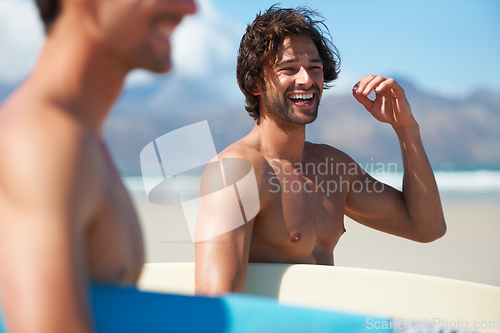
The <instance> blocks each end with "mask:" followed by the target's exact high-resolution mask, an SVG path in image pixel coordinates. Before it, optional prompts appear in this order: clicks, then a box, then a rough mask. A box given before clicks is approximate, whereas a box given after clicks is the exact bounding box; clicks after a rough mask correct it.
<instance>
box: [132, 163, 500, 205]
mask: <svg viewBox="0 0 500 333" xmlns="http://www.w3.org/2000/svg"><path fill="white" fill-rule="evenodd" d="M434 175H435V178H436V182H437V185H438V189H439V193H440V196H441V200H442V201H443V202H450V201H467V202H470V201H472V202H498V203H499V205H500V170H467V171H441V170H437V171H435V172H434ZM372 176H373V177H375V178H376V179H378V180H380V181H382V182H384V183H386V184H388V185H391V186H393V187H395V188H397V189H399V190H401V188H402V180H403V173H398V172H396V173H390V172H388V173H380V172H377V173H376V174H372ZM123 181H124V183H125V186H126V187H127V189H128V190H129V192H130V194H131V195H132V197H133V198H134V199H136V200H147V197H146V192H145V190H144V182H143V179H142V177H141V176H137V175H135V176H124V177H123ZM196 181H197V180H196V179H193V182H192V183H191V184H189V186H190V187H196V184H195V183H196Z"/></svg>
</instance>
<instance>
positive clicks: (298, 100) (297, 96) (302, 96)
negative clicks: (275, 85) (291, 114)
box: [288, 92, 314, 106]
mask: <svg viewBox="0 0 500 333" xmlns="http://www.w3.org/2000/svg"><path fill="white" fill-rule="evenodd" d="M288 99H290V100H291V101H292V103H293V104H295V105H297V106H311V105H312V104H313V101H314V93H311V92H300V93H291V94H289V95H288Z"/></svg>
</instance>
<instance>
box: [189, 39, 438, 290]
mask: <svg viewBox="0 0 500 333" xmlns="http://www.w3.org/2000/svg"><path fill="white" fill-rule="evenodd" d="M321 68H322V63H321V60H319V57H318V52H317V49H316V47H315V45H314V43H313V42H312V40H311V39H310V38H309V37H306V36H291V37H288V38H285V40H284V41H283V44H282V45H281V47H280V48H279V53H278V57H277V59H276V62H275V63H274V64H273V65H272V66H267V67H265V68H264V81H265V89H263V87H262V86H260V84H257V85H256V86H255V90H254V94H255V95H256V96H259V98H260V118H259V119H258V120H257V121H256V124H255V126H254V128H253V130H252V131H251V132H250V133H249V134H248V135H247V136H246V137H244V138H243V139H241V140H239V141H237V142H236V143H234V144H232V145H230V146H229V147H228V148H226V149H225V150H224V151H223V152H222V153H221V154H219V158H241V159H246V160H248V161H250V162H251V163H252V165H253V167H254V170H255V175H256V178H257V187H258V191H259V200H260V209H259V212H258V214H257V216H256V217H255V218H253V219H251V220H250V221H248V223H246V224H245V225H243V226H241V227H239V228H236V229H233V230H229V231H228V232H226V233H224V234H221V235H219V236H217V237H214V238H212V239H210V240H208V241H202V242H197V243H196V244H195V250H196V251H195V261H196V263H195V267H196V269H195V274H196V277H195V287H196V293H197V294H202V295H220V294H223V293H226V292H241V291H242V290H243V287H244V285H245V277H246V270H247V265H248V263H249V262H263V263H303V264H323V265H333V263H334V258H333V252H334V248H335V246H336V244H337V242H338V241H339V239H340V237H341V236H342V234H343V233H344V232H345V229H344V222H343V221H344V215H347V216H349V217H351V218H352V219H354V220H355V221H357V222H359V223H361V224H364V225H366V226H368V227H371V228H374V229H377V230H381V231H384V232H387V233H390V234H393V235H396V236H400V237H405V238H408V239H411V240H415V241H419V242H430V241H433V240H435V239H437V238H439V237H441V236H443V235H444V233H445V231H446V225H445V222H444V216H443V213H442V208H441V203H440V199H439V193H438V190H437V186H436V183H435V180H434V175H433V172H432V169H431V167H430V164H429V161H428V160H427V157H426V155H425V151H424V149H423V146H422V142H421V139H420V134H419V128H418V124H417V122H416V121H415V119H414V118H413V115H412V113H411V109H410V106H409V104H408V101H407V100H406V97H405V94H404V91H403V89H402V88H401V87H400V86H399V85H398V84H397V83H396V82H395V81H394V80H393V79H388V78H384V77H381V76H375V75H370V76H366V77H364V78H362V79H361V80H360V81H359V82H358V83H357V84H356V85H355V88H354V89H353V94H354V97H355V98H356V99H357V100H358V101H359V102H360V103H361V104H362V105H363V106H365V108H366V109H367V110H368V111H369V112H370V113H371V114H372V115H373V116H374V117H375V119H377V120H379V121H381V122H385V123H388V124H390V125H391V126H392V127H393V128H394V130H395V132H396V134H397V136H398V139H399V141H400V144H401V151H402V157H403V163H404V169H405V173H404V179H403V191H402V192H401V191H398V190H396V189H394V188H392V187H390V186H388V185H385V184H383V183H380V182H378V181H376V180H375V179H373V178H372V177H371V176H370V175H368V174H367V173H365V172H364V171H363V170H362V169H361V167H360V166H359V164H357V163H356V162H355V161H354V160H353V159H352V158H351V157H349V156H348V155H347V154H345V153H344V152H342V151H340V150H338V149H335V148H333V147H331V146H328V145H320V144H313V143H310V142H306V141H305V125H306V124H308V123H310V122H312V121H314V119H315V118H316V113H317V106H318V105H319V102H320V98H321V94H322V89H323V73H322V70H321ZM372 91H375V94H376V98H375V100H370V99H369V98H368V97H367V96H368V95H369V94H370V93H371V92H372ZM311 93H312V96H311V95H310V94H311ZM294 94H296V95H294ZM294 97H295V99H294ZM296 97H300V98H299V99H298V100H297V98H296ZM323 112H328V110H323ZM360 144H361V143H360ZM325 161H328V163H330V164H332V165H334V166H335V168H334V170H338V171H335V172H319V168H315V167H312V168H311V165H312V166H319V165H320V164H321V163H325ZM306 166H309V167H306ZM224 172H225V173H226V174H227V173H231V172H232V171H231V170H224ZM210 178H211V175H210V174H204V179H203V180H202V186H203V182H209V180H210ZM328 183H329V184H330V185H336V187H335V188H334V187H333V186H332V187H330V188H327V187H325V186H321V184H328ZM245 190H248V191H250V189H245V188H241V187H238V191H239V194H240V197H245ZM228 210H229V209H228V207H225V206H224V203H223V202H221V203H220V204H219V205H218V206H216V207H213V206H211V207H208V206H207V205H204V202H203V200H200V207H199V212H198V221H197V223H198V224H201V225H203V227H204V230H207V229H208V227H209V226H210V225H211V224H214V225H215V224H217V225H218V226H219V227H220V225H221V224H222V225H223V224H227V225H230V222H229V220H230V219H231V218H230V217H227V214H226V215H224V218H222V219H221V214H220V213H218V212H220V211H228ZM234 218H236V217H234ZM225 219H226V220H225ZM198 224H197V225H198ZM307 283H314V281H309V282H307Z"/></svg>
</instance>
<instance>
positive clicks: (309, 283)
mask: <svg viewBox="0 0 500 333" xmlns="http://www.w3.org/2000/svg"><path fill="white" fill-rule="evenodd" d="M165 292H168V293H165ZM89 293H90V297H89V299H90V300H91V308H92V314H93V318H94V324H95V327H96V330H97V332H113V333H114V332H125V333H126V332H342V333H356V332H372V331H373V330H375V331H377V332H393V333H402V332H421V333H424V332H429V333H435V332H456V333H459V332H464V333H470V332H489V331H491V332H495V331H498V329H499V327H498V326H495V325H497V324H498V323H499V321H500V318H499V314H500V288H497V287H493V286H487V285H481V284H476V283H470V282H464V281H457V280H451V279H444V278H435V277H428V276H421V275H415V274H406V273H397V272H385V271H377V270H366V269H355V268H346V267H330V266H315V265H285V264H250V265H249V268H248V275H247V280H246V283H245V289H244V293H243V294H228V295H225V296H223V297H220V298H210V297H199V296H198V297H195V296H191V295H192V294H193V293H194V264H193V263H162V264H147V265H146V266H145V268H144V272H143V274H142V276H141V279H140V281H139V286H138V288H136V287H118V286H109V285H92V286H91V287H90V288H89ZM424 319H425V321H424ZM484 323H486V324H487V325H490V326H487V327H483V324H484ZM475 324H478V325H477V326H474V325H475ZM491 325H493V326H491ZM0 332H1V333H3V332H5V327H4V326H3V324H2V319H1V311H0Z"/></svg>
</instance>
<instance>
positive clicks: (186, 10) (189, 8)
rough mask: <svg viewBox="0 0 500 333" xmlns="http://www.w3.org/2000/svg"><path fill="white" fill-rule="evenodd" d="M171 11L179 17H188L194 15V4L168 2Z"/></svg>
mask: <svg viewBox="0 0 500 333" xmlns="http://www.w3.org/2000/svg"><path fill="white" fill-rule="evenodd" d="M170 4H171V11H172V12H174V13H176V14H178V15H180V16H185V15H190V14H194V13H196V4H195V1H194V0H173V1H170Z"/></svg>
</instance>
